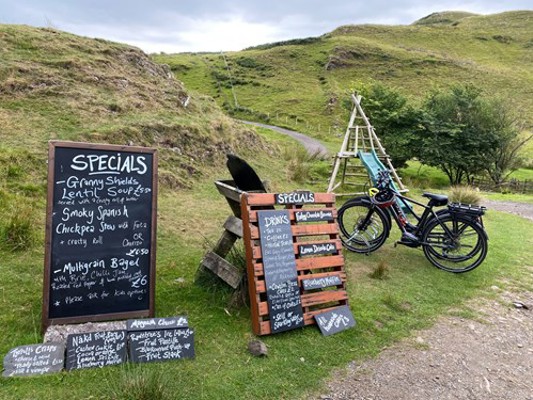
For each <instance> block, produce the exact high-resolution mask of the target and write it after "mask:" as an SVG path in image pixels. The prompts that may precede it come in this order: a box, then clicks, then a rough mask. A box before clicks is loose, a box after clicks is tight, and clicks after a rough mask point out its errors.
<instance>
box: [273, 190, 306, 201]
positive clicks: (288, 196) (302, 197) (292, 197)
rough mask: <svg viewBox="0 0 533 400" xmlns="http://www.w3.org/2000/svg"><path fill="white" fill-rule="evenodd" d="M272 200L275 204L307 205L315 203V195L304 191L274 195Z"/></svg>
mask: <svg viewBox="0 0 533 400" xmlns="http://www.w3.org/2000/svg"><path fill="white" fill-rule="evenodd" d="M274 198H275V200H276V204H307V203H314V202H315V194H314V193H313V192H308V191H304V190H302V191H298V192H291V193H276V194H275V196H274Z"/></svg>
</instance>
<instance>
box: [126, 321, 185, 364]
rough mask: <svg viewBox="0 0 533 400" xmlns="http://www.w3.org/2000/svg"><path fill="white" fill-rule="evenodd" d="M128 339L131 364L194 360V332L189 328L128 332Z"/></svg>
mask: <svg viewBox="0 0 533 400" xmlns="http://www.w3.org/2000/svg"><path fill="white" fill-rule="evenodd" d="M129 338H130V346H129V349H130V350H129V356H130V360H131V361H133V362H156V361H170V360H179V359H182V358H194V331H193V330H192V329H189V328H183V329H160V330H149V331H139V332H130V333H129Z"/></svg>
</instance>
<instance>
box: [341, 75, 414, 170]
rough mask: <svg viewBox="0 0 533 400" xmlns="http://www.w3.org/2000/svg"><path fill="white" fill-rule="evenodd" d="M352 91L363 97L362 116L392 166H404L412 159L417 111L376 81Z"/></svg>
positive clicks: (399, 94) (402, 98)
mask: <svg viewBox="0 0 533 400" xmlns="http://www.w3.org/2000/svg"><path fill="white" fill-rule="evenodd" d="M355 91H356V92H357V93H358V94H360V95H361V96H363V98H364V100H363V108H364V110H365V114H366V115H367V116H368V118H369V119H370V122H371V123H372V126H373V127H374V129H375V130H376V133H377V134H378V136H379V137H380V139H381V141H382V142H383V146H384V147H385V148H386V149H387V153H388V154H389V155H390V156H391V159H392V163H393V164H394V166H395V167H397V168H399V167H403V166H405V163H406V161H408V160H410V159H411V158H413V156H414V154H413V149H412V146H411V142H412V140H413V135H414V134H415V130H416V127H417V125H418V121H419V119H420V110H418V109H416V108H414V107H413V106H412V105H410V104H409V103H408V101H407V98H406V97H405V96H403V95H402V94H401V93H400V92H399V91H397V90H396V89H393V88H389V87H387V86H385V85H383V84H381V83H379V82H372V83H370V84H369V85H363V84H357V85H356V87H355ZM350 105H351V103H350Z"/></svg>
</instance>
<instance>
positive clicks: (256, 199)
mask: <svg viewBox="0 0 533 400" xmlns="http://www.w3.org/2000/svg"><path fill="white" fill-rule="evenodd" d="M314 195H315V201H314V203H310V204H321V203H335V195H334V194H333V193H315V194H314ZM246 197H247V200H246V202H247V203H248V205H249V206H272V205H275V200H276V199H275V194H274V193H248V194H247V195H246Z"/></svg>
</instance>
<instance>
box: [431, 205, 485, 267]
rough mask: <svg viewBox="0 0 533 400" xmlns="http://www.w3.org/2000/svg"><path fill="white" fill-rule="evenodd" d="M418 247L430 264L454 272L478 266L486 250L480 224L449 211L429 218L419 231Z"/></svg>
mask: <svg viewBox="0 0 533 400" xmlns="http://www.w3.org/2000/svg"><path fill="white" fill-rule="evenodd" d="M422 246H423V249H424V255H425V256H426V258H427V259H428V260H429V261H430V262H431V263H432V264H433V265H434V266H436V267H437V268H440V269H442V270H444V271H448V272H454V273H461V272H467V271H471V270H473V269H474V268H476V267H478V266H479V265H480V264H481V263H482V262H483V260H484V259H485V257H486V256H487V251H488V241H487V235H486V233H485V231H484V230H483V227H482V226H481V225H479V224H478V223H477V222H475V221H474V220H472V219H471V218H467V217H463V216H460V215H453V214H448V215H443V216H441V217H439V218H438V219H436V218H435V219H432V220H431V221H429V223H428V225H427V226H426V228H425V229H424V233H423V234H422Z"/></svg>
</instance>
